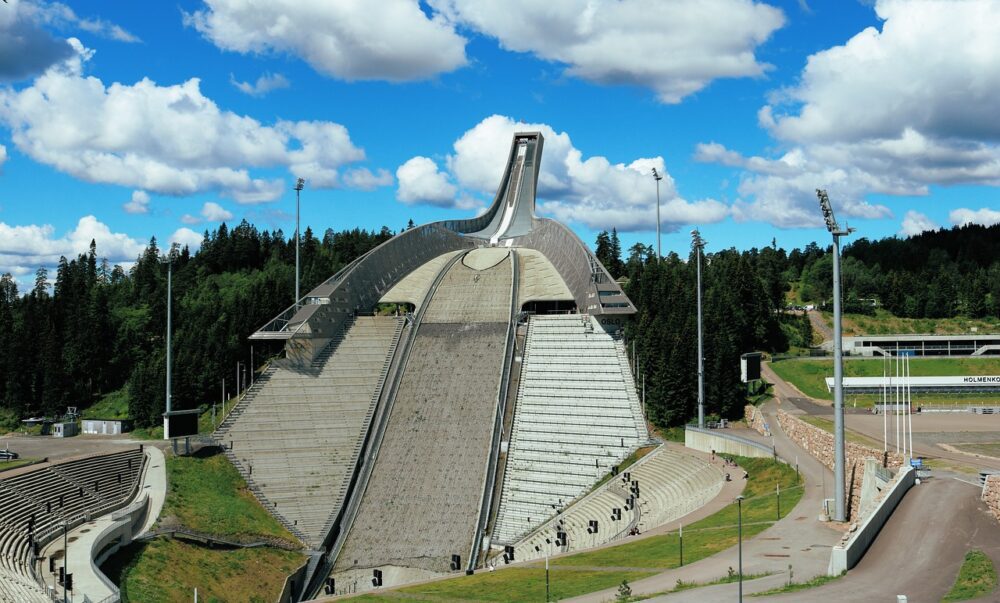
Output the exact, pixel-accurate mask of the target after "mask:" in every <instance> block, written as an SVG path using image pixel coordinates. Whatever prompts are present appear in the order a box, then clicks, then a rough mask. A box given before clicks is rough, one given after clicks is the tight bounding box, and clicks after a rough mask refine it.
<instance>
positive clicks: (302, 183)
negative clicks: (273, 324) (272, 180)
mask: <svg viewBox="0 0 1000 603" xmlns="http://www.w3.org/2000/svg"><path fill="white" fill-rule="evenodd" d="M305 184H306V181H305V180H304V179H302V178H299V179H298V180H296V181H295V305H296V307H297V306H298V304H299V300H300V299H302V296H301V295H299V274H300V273H299V248H300V245H299V193H301V192H302V187H303V186H305Z"/></svg>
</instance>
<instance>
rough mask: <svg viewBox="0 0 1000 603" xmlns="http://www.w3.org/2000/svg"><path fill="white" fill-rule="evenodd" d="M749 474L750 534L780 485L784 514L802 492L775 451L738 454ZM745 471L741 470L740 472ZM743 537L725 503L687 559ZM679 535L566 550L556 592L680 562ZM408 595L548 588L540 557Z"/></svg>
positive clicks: (693, 535) (746, 518)
mask: <svg viewBox="0 0 1000 603" xmlns="http://www.w3.org/2000/svg"><path fill="white" fill-rule="evenodd" d="M737 460H738V461H739V463H740V465H741V466H742V467H744V468H745V469H746V470H747V472H748V473H749V474H750V478H749V481H748V483H747V486H746V489H745V490H744V493H743V496H744V497H746V500H744V501H743V537H744V538H750V537H752V536H754V535H756V534H759V533H760V532H762V531H764V530H765V529H767V528H768V527H770V526H771V525H772V524H773V523H774V521H775V520H776V519H777V507H776V500H775V486H776V485H777V484H780V485H781V492H782V494H781V511H782V517H784V516H785V515H787V514H788V512H789V511H791V509H792V508H793V507H794V506H795V505H796V504H797V503H798V501H799V499H800V498H801V497H802V487H801V485H800V484H799V482H798V478H797V476H796V475H795V469H794V468H791V467H788V466H787V465H784V464H781V463H777V462H775V461H773V460H771V459H751V458H742V457H739V458H737ZM736 478H737V479H739V477H738V476H737V477H736ZM736 541H737V507H736V505H728V506H727V507H726V508H724V509H722V510H721V511H719V512H717V513H715V514H714V515H711V516H709V517H706V518H705V519H702V520H701V521H698V522H695V523H692V524H691V525H690V526H685V527H684V562H685V563H693V562H694V561H697V560H699V559H703V558H705V557H708V556H710V555H713V554H715V553H718V552H720V551H723V550H725V549H727V548H729V547H730V546H734V545H735V544H736ZM679 553H680V550H679V539H678V534H677V533H676V532H672V533H669V534H663V535H659V536H653V537H650V538H644V539H640V540H633V541H630V542H625V543H624V544H621V545H618V546H615V547H609V548H605V549H600V550H596V551H590V552H582V553H577V554H575V555H569V556H565V557H559V558H557V559H553V560H552V561H551V570H550V578H551V588H552V594H553V597H554V598H568V597H573V596H577V595H582V594H585V593H588V592H594V591H597V590H603V589H607V588H614V587H616V586H618V585H620V584H621V582H622V580H628V581H629V582H633V581H634V580H637V579H641V578H644V577H647V576H650V575H653V574H656V573H659V572H661V571H664V570H667V569H672V568H675V567H678V565H679ZM399 592H400V593H402V594H403V595H414V596H416V597H426V598H430V599H433V600H472V601H539V600H543V599H544V596H545V569H544V565H542V564H541V563H534V564H531V565H528V566H523V567H516V568H510V569H504V570H500V571H496V572H480V573H477V574H475V575H474V576H462V577H458V578H452V579H449V580H442V581H438V582H432V583H428V584H422V585H417V586H410V587H406V588H403V589H400V591H399ZM391 598H393V597H392V595H390V594H387V595H368V596H367V597H361V600H367V601H385V600H390V599H391Z"/></svg>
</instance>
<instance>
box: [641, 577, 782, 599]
mask: <svg viewBox="0 0 1000 603" xmlns="http://www.w3.org/2000/svg"><path fill="white" fill-rule="evenodd" d="M772 575H774V572H761V573H759V574H743V581H744V582H748V581H750V580H757V579H758V578H766V577H768V576H772ZM739 579H740V575H739V573H738V572H732V573H730V574H729V575H727V576H723V577H722V578H719V579H718V580H712V581H711V582H684V581H683V580H677V586H675V587H673V588H671V589H670V590H664V591H660V592H656V593H649V594H647V595H639V596H635V597H631V598H629V601H645V600H646V599H652V598H653V597H660V596H663V595H669V594H672V593H679V592H681V591H685V590H692V589H695V588H702V587H704V586H716V585H718V584H732V583H733V582H738V581H739Z"/></svg>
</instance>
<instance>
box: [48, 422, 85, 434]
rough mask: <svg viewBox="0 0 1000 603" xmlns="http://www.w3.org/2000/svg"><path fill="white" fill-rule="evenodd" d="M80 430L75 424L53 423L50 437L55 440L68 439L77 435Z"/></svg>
mask: <svg viewBox="0 0 1000 603" xmlns="http://www.w3.org/2000/svg"><path fill="white" fill-rule="evenodd" d="M79 431H80V429H79V427H77V425H76V423H53V424H52V436H53V437H56V438H70V437H73V436H75V435H76V434H77V433H79Z"/></svg>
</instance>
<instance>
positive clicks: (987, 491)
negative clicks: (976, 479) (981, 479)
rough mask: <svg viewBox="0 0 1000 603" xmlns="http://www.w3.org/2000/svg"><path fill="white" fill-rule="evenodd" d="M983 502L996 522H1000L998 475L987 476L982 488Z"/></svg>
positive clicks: (999, 482) (999, 479)
mask: <svg viewBox="0 0 1000 603" xmlns="http://www.w3.org/2000/svg"><path fill="white" fill-rule="evenodd" d="M983 501H985V502H986V506H987V507H989V509H990V512H992V513H993V517H995V518H996V520H997V521H1000V475H987V476H986V484H985V485H984V486H983Z"/></svg>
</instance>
